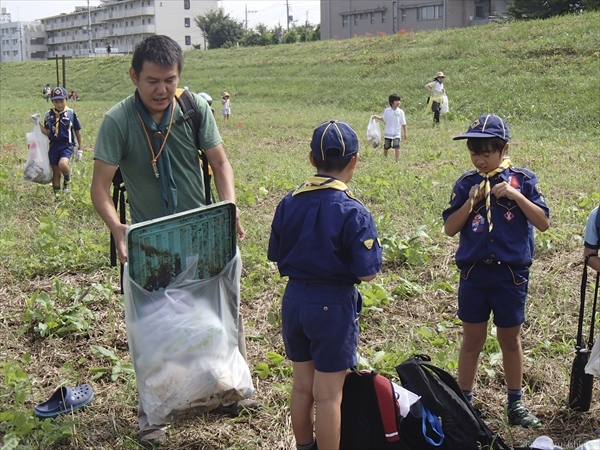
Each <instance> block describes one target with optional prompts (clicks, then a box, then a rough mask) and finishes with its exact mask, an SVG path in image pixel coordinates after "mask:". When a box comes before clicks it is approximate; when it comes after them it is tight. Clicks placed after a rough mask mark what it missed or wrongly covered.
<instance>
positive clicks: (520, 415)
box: [504, 400, 542, 428]
mask: <svg viewBox="0 0 600 450" xmlns="http://www.w3.org/2000/svg"><path fill="white" fill-rule="evenodd" d="M504 412H505V413H506V415H507V417H508V423H510V424H511V425H520V426H522V427H523V428H539V427H541V426H542V423H541V422H540V420H539V419H538V418H537V417H535V416H534V415H533V414H531V413H530V412H529V410H528V409H527V408H526V407H525V405H523V403H522V402H521V400H517V401H516V402H514V403H513V404H512V405H510V407H509V406H508V405H506V406H505V407H504Z"/></svg>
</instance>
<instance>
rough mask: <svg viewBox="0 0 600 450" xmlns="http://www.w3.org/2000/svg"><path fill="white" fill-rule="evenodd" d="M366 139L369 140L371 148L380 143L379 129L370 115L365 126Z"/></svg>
mask: <svg viewBox="0 0 600 450" xmlns="http://www.w3.org/2000/svg"><path fill="white" fill-rule="evenodd" d="M367 141H369V143H370V144H371V145H372V146H373V148H377V147H379V144H381V129H380V128H379V123H378V122H377V120H376V119H375V118H374V117H371V120H369V125H368V126H367Z"/></svg>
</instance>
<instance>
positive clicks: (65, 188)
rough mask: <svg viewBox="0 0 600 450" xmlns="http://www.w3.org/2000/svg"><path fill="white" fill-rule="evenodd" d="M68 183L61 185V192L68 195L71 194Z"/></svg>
mask: <svg viewBox="0 0 600 450" xmlns="http://www.w3.org/2000/svg"><path fill="white" fill-rule="evenodd" d="M70 183H71V182H70V181H65V182H64V183H63V192H65V193H68V192H71V188H69V184H70Z"/></svg>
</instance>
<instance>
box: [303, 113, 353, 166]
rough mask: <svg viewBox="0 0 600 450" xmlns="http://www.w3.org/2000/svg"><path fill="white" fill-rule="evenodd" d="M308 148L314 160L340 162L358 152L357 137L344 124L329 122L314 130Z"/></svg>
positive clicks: (336, 121) (349, 127)
mask: <svg viewBox="0 0 600 450" xmlns="http://www.w3.org/2000/svg"><path fill="white" fill-rule="evenodd" d="M310 148H311V150H312V155H313V157H314V158H315V159H319V160H322V161H325V160H327V161H332V160H340V159H344V158H347V157H350V156H352V155H354V154H355V153H357V152H358V136H357V135H356V132H355V131H354V130H353V129H352V127H351V126H350V125H348V124H347V123H346V122H342V121H339V120H329V121H328V122H324V123H322V124H321V125H319V126H318V127H317V128H315V131H313V136H312V140H311V141H310Z"/></svg>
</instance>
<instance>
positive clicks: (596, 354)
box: [585, 334, 600, 377]
mask: <svg viewBox="0 0 600 450" xmlns="http://www.w3.org/2000/svg"><path fill="white" fill-rule="evenodd" d="M585 373H587V374H589V375H595V376H597V377H600V334H599V335H598V339H596V342H595V343H594V346H593V347H592V353H591V354H590V359H588V363H587V364H586V365H585Z"/></svg>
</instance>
